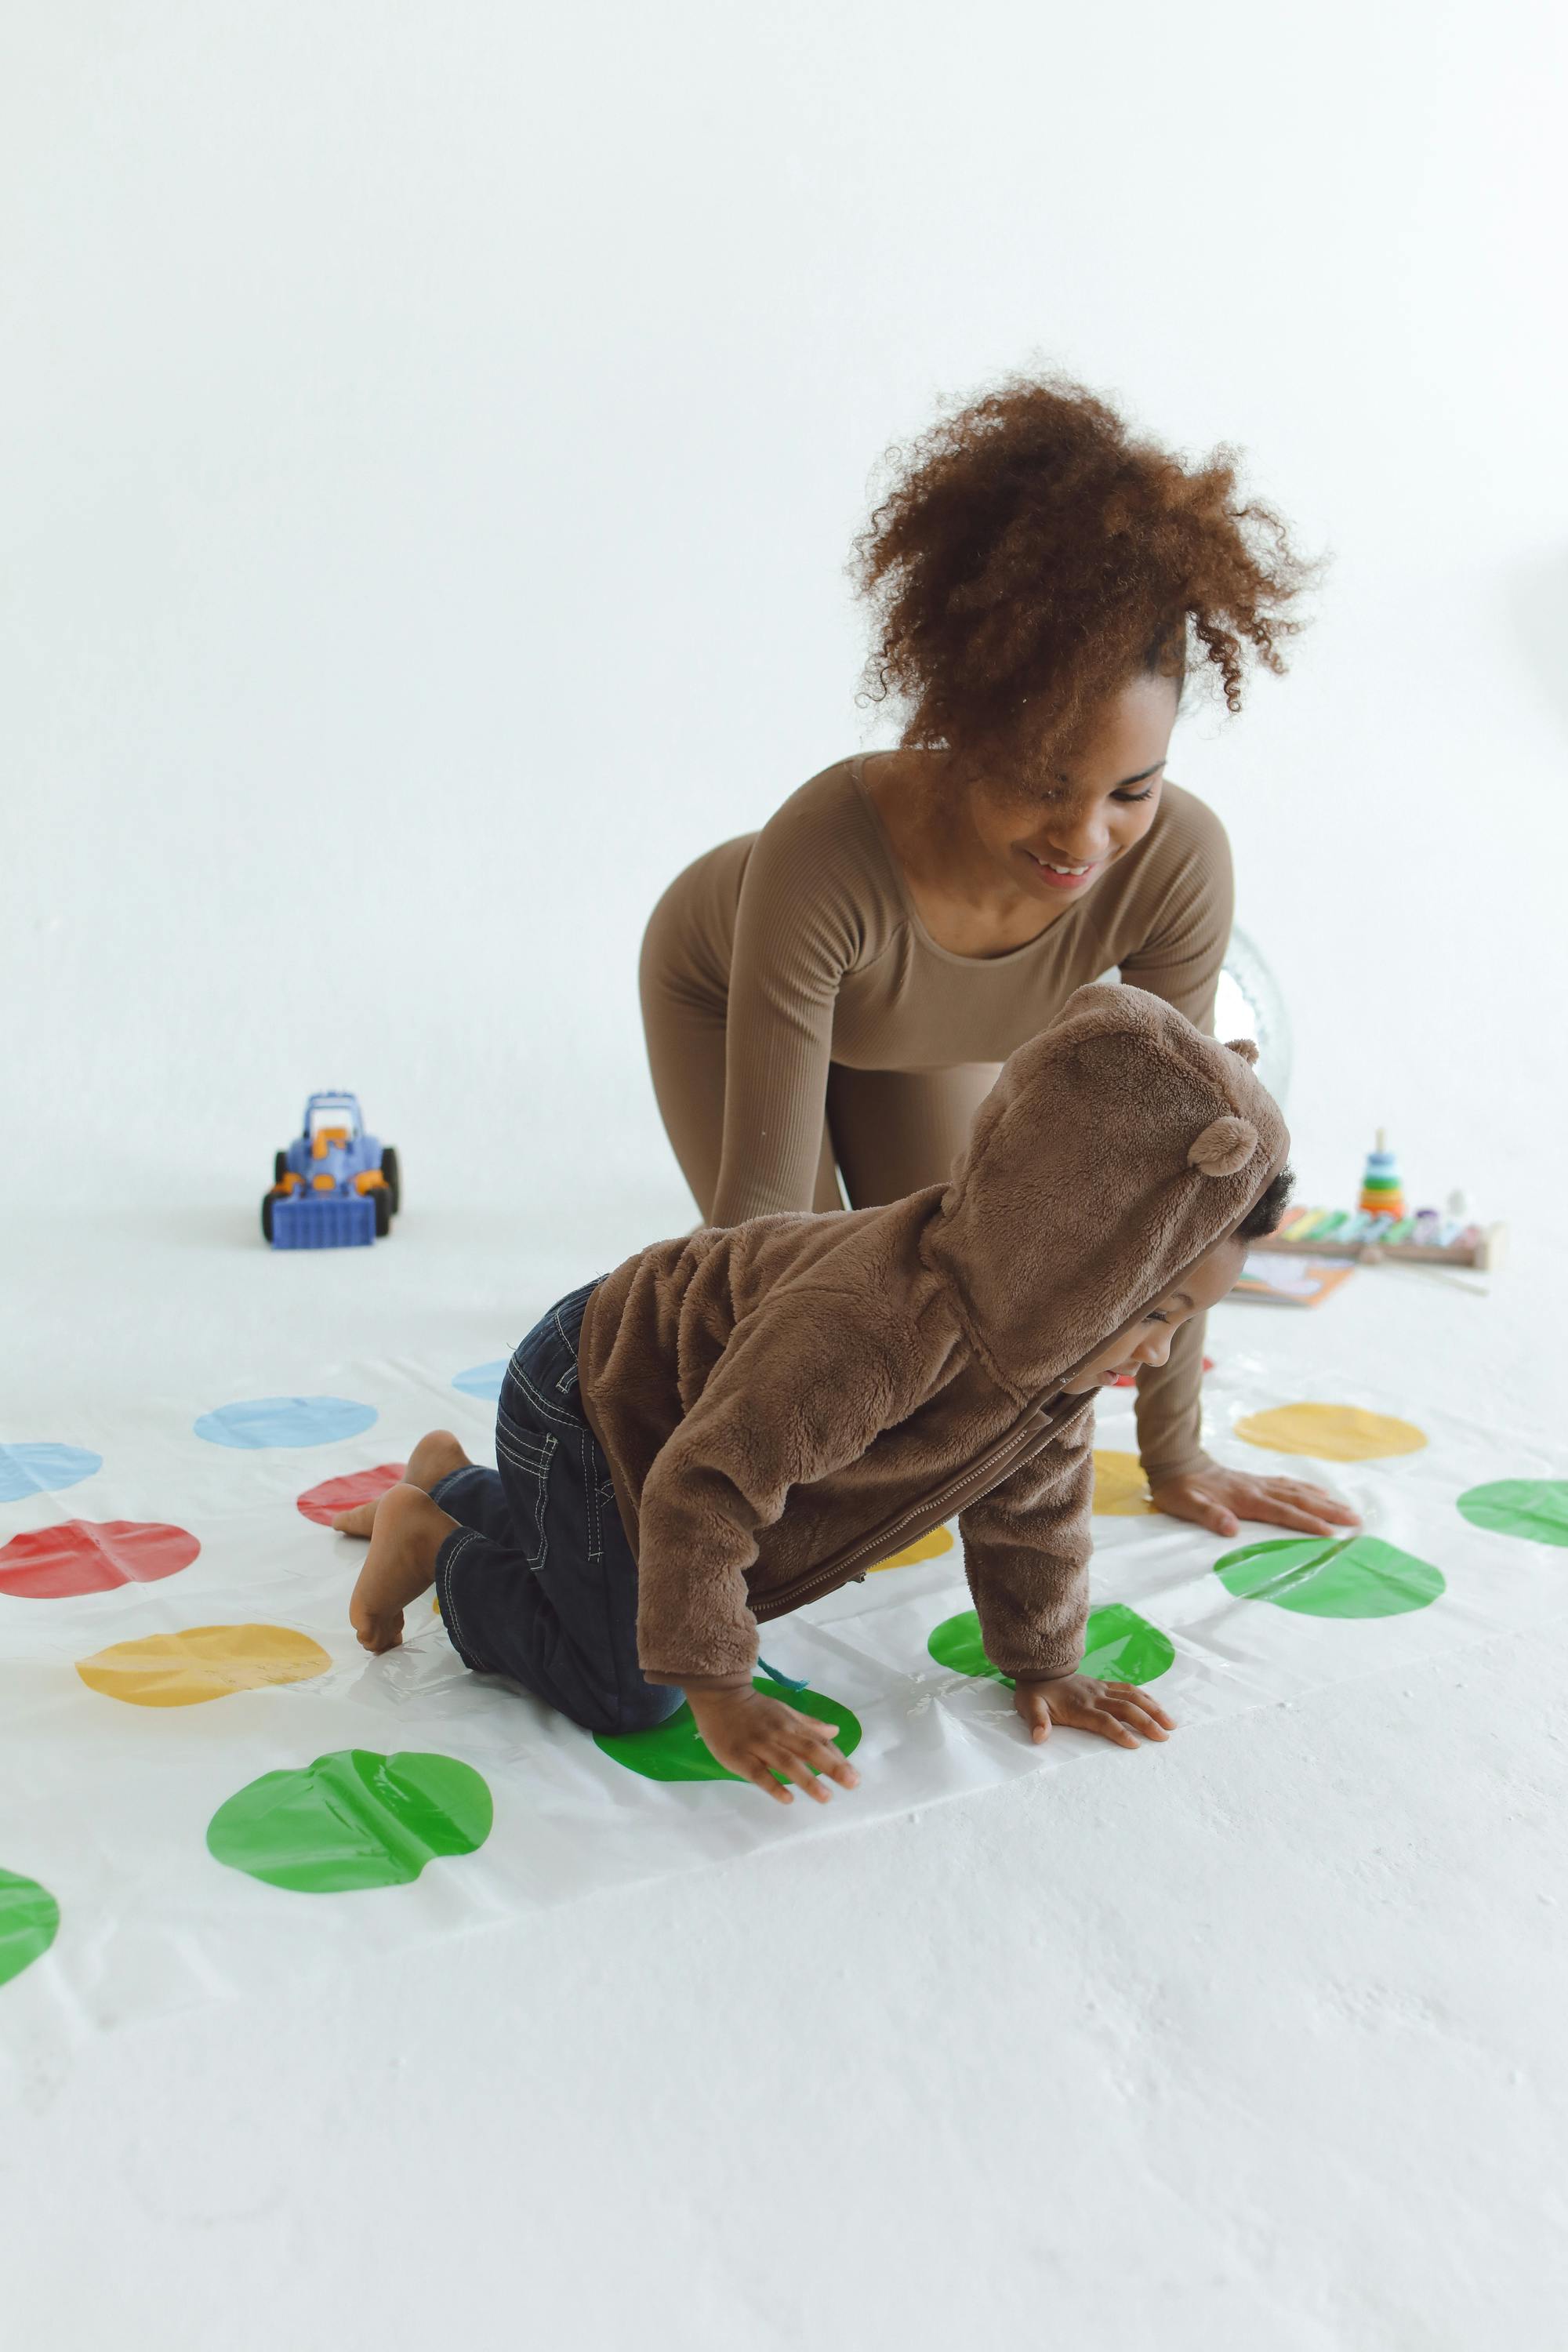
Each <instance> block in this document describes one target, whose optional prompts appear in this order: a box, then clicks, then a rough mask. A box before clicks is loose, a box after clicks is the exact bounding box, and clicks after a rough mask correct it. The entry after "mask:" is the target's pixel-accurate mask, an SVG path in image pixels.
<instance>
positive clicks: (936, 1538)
mask: <svg viewBox="0 0 1568 2352" xmlns="http://www.w3.org/2000/svg"><path fill="white" fill-rule="evenodd" d="M951 1550H952V1528H931V1530H930V1532H929V1533H928V1534H926V1535H923V1536H917V1537H916V1538H915V1539H914V1541H913V1543H912V1544H906V1545H905V1546H904V1549H903V1550H902V1551H895V1552H889V1555H888V1557H887V1559H879V1560H878V1561H877V1562H876V1564H875V1566H874V1567H872V1568H869V1569H868V1570H867V1571H866V1572H867V1574H868V1576H879V1575H880V1574H881V1572H882V1570H883V1569H885V1568H913V1566H914V1564H915V1562H916V1560H917V1559H940V1558H941V1556H942V1553H943V1552H944V1551H951Z"/></svg>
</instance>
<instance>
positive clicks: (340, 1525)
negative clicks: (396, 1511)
mask: <svg viewBox="0 0 1568 2352" xmlns="http://www.w3.org/2000/svg"><path fill="white" fill-rule="evenodd" d="M374 1526H375V1505H374V1503H356V1504H355V1505H354V1507H353V1510H352V1511H340V1512H339V1513H338V1516H337V1517H336V1518H335V1519H334V1520H333V1521H332V1533H333V1534H334V1535H336V1536H368V1535H369V1534H370V1532H371V1530H372V1528H374Z"/></svg>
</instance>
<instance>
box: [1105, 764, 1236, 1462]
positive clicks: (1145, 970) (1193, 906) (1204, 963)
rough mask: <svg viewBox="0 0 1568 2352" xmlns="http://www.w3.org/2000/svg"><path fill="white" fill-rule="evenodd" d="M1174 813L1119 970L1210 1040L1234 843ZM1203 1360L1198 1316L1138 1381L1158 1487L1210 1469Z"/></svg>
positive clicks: (1189, 804)
mask: <svg viewBox="0 0 1568 2352" xmlns="http://www.w3.org/2000/svg"><path fill="white" fill-rule="evenodd" d="M1171 814H1172V815H1173V816H1174V817H1176V818H1177V820H1178V822H1177V824H1176V825H1175V827H1174V828H1173V830H1174V832H1175V834H1176V835H1177V842H1176V843H1173V849H1174V853H1175V854H1174V856H1173V857H1172V858H1171V860H1170V869H1169V872H1168V874H1167V876H1166V878H1165V880H1164V882H1163V887H1162V888H1161V890H1160V892H1159V895H1158V898H1157V900H1156V902H1155V904H1154V905H1153V906H1152V908H1150V909H1149V913H1148V918H1147V930H1148V936H1147V939H1146V941H1145V943H1144V945H1143V946H1142V947H1140V948H1139V949H1137V950H1135V951H1134V952H1132V953H1131V954H1128V955H1124V956H1123V957H1122V958H1121V964H1120V970H1121V977H1122V979H1123V980H1126V981H1131V983H1132V985H1133V986H1134V987H1135V988H1146V989H1147V990H1148V991H1149V992H1150V994H1151V995H1152V996H1163V998H1164V999H1165V1002H1166V1003H1167V1004H1173V1005H1174V1006H1175V1008H1176V1010H1177V1012H1178V1013H1185V1014H1186V1016H1187V1019H1188V1020H1189V1021H1190V1022H1192V1024H1194V1028H1198V1029H1201V1030H1202V1031H1203V1033H1204V1034H1205V1037H1212V1036H1213V1035H1214V1008H1215V989H1216V988H1217V986H1218V984H1219V975H1220V967H1221V965H1222V964H1223V963H1224V961H1225V951H1226V948H1227V947H1228V946H1229V944H1230V926H1231V917H1232V913H1233V910H1234V907H1235V886H1234V882H1233V879H1232V874H1231V863H1230V844H1229V842H1228V840H1227V839H1226V830H1225V827H1224V825H1223V824H1221V823H1220V821H1219V819H1218V817H1217V816H1215V814H1214V811H1213V810H1212V809H1210V808H1206V807H1205V805H1204V803H1203V802H1202V801H1196V800H1194V799H1193V798H1192V797H1191V796H1190V795H1189V794H1187V793H1182V794H1181V798H1180V802H1179V803H1178V805H1177V807H1176V808H1175V809H1173V811H1172V812H1171ZM1178 844H1179V845H1178ZM1203 1361H1204V1318H1202V1317H1201V1316H1200V1317H1196V1318H1194V1319H1193V1320H1192V1321H1190V1322H1187V1323H1184V1324H1183V1326H1182V1328H1181V1329H1180V1330H1179V1331H1178V1332H1177V1334H1176V1336H1175V1339H1173V1342H1172V1344H1171V1353H1170V1356H1169V1358H1168V1360H1166V1362H1164V1363H1163V1364H1162V1365H1160V1366H1159V1368H1158V1369H1157V1370H1151V1371H1142V1372H1140V1373H1139V1375H1138V1402H1137V1407H1136V1411H1137V1417H1138V1452H1139V1454H1140V1457H1141V1459H1142V1464H1143V1470H1144V1475H1145V1476H1146V1477H1147V1478H1148V1481H1149V1485H1150V1487H1151V1489H1152V1488H1153V1487H1155V1486H1166V1485H1168V1484H1169V1483H1170V1481H1171V1480H1173V1479H1174V1478H1182V1477H1190V1476H1192V1475H1194V1474H1195V1473H1196V1472H1198V1471H1201V1470H1204V1469H1206V1468H1208V1467H1210V1466H1211V1465H1210V1463H1209V1457H1208V1455H1207V1454H1205V1452H1204V1447H1203V1435H1202V1428H1203V1398H1202V1394H1201V1391H1202V1386H1203Z"/></svg>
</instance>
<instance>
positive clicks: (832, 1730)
mask: <svg viewBox="0 0 1568 2352" xmlns="http://www.w3.org/2000/svg"><path fill="white" fill-rule="evenodd" d="M786 1712H787V1714H788V1716H789V1718H790V1728H791V1730H792V1731H800V1732H804V1733H805V1737H806V1738H807V1739H837V1737H838V1726H837V1724H836V1723H824V1722H823V1721H822V1719H821V1717H818V1716H815V1715H802V1713H801V1711H800V1709H799V1707H798V1706H792V1707H789V1708H788V1709H786Z"/></svg>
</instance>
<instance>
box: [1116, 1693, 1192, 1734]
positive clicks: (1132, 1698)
mask: <svg viewBox="0 0 1568 2352" xmlns="http://www.w3.org/2000/svg"><path fill="white" fill-rule="evenodd" d="M1106 1698H1107V1700H1108V1701H1110V1699H1120V1700H1121V1702H1122V1704H1123V1705H1124V1706H1131V1707H1135V1708H1136V1709H1137V1711H1138V1713H1139V1714H1140V1715H1152V1717H1153V1718H1154V1720H1155V1722H1156V1723H1163V1725H1164V1727H1165V1728H1166V1730H1167V1731H1174V1729H1175V1727H1176V1718H1175V1717H1174V1716H1173V1715H1167V1714H1166V1712H1165V1710H1164V1708H1163V1706H1161V1705H1160V1702H1159V1700H1158V1699H1157V1698H1151V1697H1150V1696H1149V1694H1148V1692H1147V1691H1142V1690H1140V1689H1139V1687H1138V1685H1137V1684H1136V1683H1111V1684H1110V1685H1109V1686H1108V1688H1107V1691H1106Z"/></svg>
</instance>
